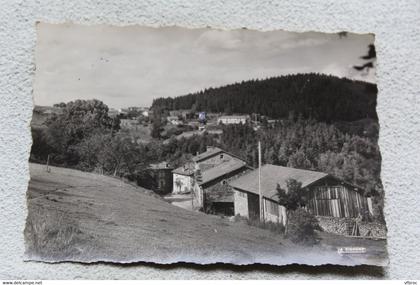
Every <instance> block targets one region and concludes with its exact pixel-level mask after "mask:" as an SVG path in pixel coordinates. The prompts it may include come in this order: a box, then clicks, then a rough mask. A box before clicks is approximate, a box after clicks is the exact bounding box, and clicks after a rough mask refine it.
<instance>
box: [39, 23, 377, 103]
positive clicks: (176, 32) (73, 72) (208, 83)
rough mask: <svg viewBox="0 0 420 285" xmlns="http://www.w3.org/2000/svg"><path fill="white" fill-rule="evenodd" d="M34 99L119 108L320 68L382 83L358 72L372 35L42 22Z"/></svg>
mask: <svg viewBox="0 0 420 285" xmlns="http://www.w3.org/2000/svg"><path fill="white" fill-rule="evenodd" d="M37 30H38V39H37V46H36V56H35V57H36V72H35V83H34V101H35V104H37V105H52V104H54V103H58V102H68V101H71V100H75V99H92V98H96V99H99V100H102V101H104V102H105V103H106V104H108V106H110V107H114V108H120V107H127V106H150V105H151V103H152V100H153V99H154V98H158V97H169V96H171V97H173V96H179V95H184V94H187V93H189V92H195V91H199V90H202V89H204V88H208V87H217V86H223V85H226V84H230V83H234V82H238V81H242V80H248V79H255V78H266V77H271V76H279V75H285V74H295V73H307V72H318V73H325V74H332V75H335V76H339V77H347V78H351V79H357V80H363V81H369V82H375V70H371V71H370V72H369V73H367V74H362V73H360V72H355V71H354V70H353V68H352V66H353V65H355V64H362V63H363V60H361V59H360V56H362V55H365V54H367V51H368V45H369V44H371V43H373V41H374V37H373V35H356V34H348V36H347V37H343V38H340V37H339V36H338V35H337V34H323V33H314V32H310V33H291V32H285V31H273V32H257V31H250V30H245V29H242V30H234V31H220V30H211V29H182V28H174V27H171V28H159V29H156V28H144V27H138V26H131V27H111V26H106V25H98V26H81V25H71V24H66V25H52V24H39V25H38V27H37Z"/></svg>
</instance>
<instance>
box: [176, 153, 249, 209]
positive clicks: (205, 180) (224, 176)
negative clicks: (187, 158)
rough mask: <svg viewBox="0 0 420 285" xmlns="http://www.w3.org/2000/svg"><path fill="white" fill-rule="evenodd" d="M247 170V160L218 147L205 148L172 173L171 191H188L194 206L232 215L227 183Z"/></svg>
mask: <svg viewBox="0 0 420 285" xmlns="http://www.w3.org/2000/svg"><path fill="white" fill-rule="evenodd" d="M249 170H250V167H248V166H247V164H246V162H245V161H243V160H242V159H240V158H238V157H237V156H235V155H233V154H231V153H228V152H226V151H224V150H222V149H220V148H217V147H207V150H206V151H205V152H204V153H201V154H198V155H196V156H194V157H193V158H192V161H191V162H190V163H187V164H185V165H183V166H181V167H179V168H177V169H175V170H173V171H172V173H173V191H172V192H173V193H191V195H192V197H193V205H194V208H196V209H200V208H201V209H203V210H204V211H205V212H210V213H213V214H219V213H220V214H224V215H229V216H231V215H233V213H234V205H233V191H232V190H231V189H230V187H229V185H228V183H229V181H230V180H232V179H235V178H237V177H238V176H239V175H242V174H244V173H246V172H247V171H249Z"/></svg>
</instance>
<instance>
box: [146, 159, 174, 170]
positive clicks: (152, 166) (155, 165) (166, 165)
mask: <svg viewBox="0 0 420 285" xmlns="http://www.w3.org/2000/svg"><path fill="white" fill-rule="evenodd" d="M150 169H172V167H171V166H170V164H169V163H167V162H166V161H162V162H159V163H152V164H150Z"/></svg>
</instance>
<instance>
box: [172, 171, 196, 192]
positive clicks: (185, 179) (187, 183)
mask: <svg viewBox="0 0 420 285" xmlns="http://www.w3.org/2000/svg"><path fill="white" fill-rule="evenodd" d="M173 178H174V179H173V188H172V193H175V194H177V193H187V192H190V191H191V190H192V188H191V187H192V177H191V176H186V175H181V174H177V173H174V174H173ZM178 180H179V181H180V182H181V185H182V186H181V188H179V187H178V186H177V185H176V184H177V181H178Z"/></svg>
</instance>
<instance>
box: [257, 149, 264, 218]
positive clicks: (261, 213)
mask: <svg viewBox="0 0 420 285" xmlns="http://www.w3.org/2000/svg"><path fill="white" fill-rule="evenodd" d="M258 194H259V200H260V201H259V202H260V221H261V222H264V208H263V206H264V202H263V195H262V192H261V142H260V141H258Z"/></svg>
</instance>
